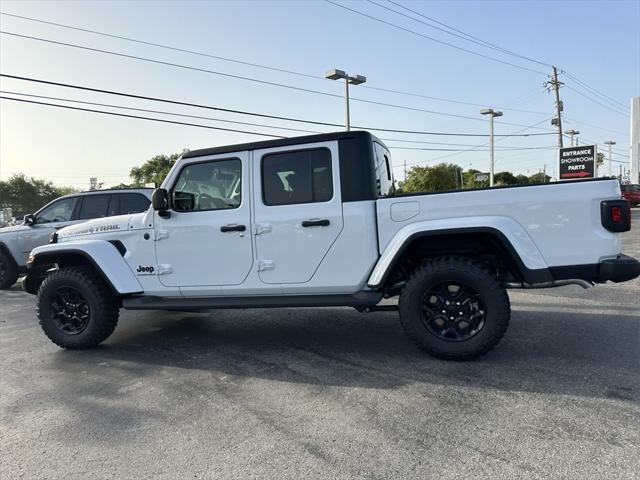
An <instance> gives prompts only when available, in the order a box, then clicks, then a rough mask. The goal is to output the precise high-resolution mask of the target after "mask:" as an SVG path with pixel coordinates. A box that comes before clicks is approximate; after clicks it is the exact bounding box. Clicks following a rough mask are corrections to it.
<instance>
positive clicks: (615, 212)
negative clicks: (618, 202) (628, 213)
mask: <svg viewBox="0 0 640 480" xmlns="http://www.w3.org/2000/svg"><path fill="white" fill-rule="evenodd" d="M610 215H611V221H612V222H614V223H620V221H621V220H622V209H621V208H620V207H611V213H610Z"/></svg>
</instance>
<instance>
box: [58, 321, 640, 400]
mask: <svg viewBox="0 0 640 480" xmlns="http://www.w3.org/2000/svg"><path fill="white" fill-rule="evenodd" d="M639 348H640V323H639V322H638V321H637V319H635V318H633V317H627V316H602V315H589V314H585V313H566V312H557V313H555V312H524V311H521V312H514V314H513V316H512V322H511V326H510V328H509V331H508V332H507V335H506V336H505V338H504V339H503V340H502V343H501V344H500V345H499V346H498V347H497V348H496V349H495V350H493V351H492V352H490V353H489V354H488V355H487V356H485V357H482V358H479V359H476V360H474V361H470V362H445V361H440V360H437V359H434V358H431V357H429V356H427V355H425V354H422V353H421V352H420V351H418V350H417V348H415V347H414V346H413V344H411V343H410V342H409V340H408V339H407V338H406V337H405V335H404V333H403V332H402V330H401V327H400V325H399V322H398V320H397V315H395V314H389V313H376V314H370V315H364V314H359V313H356V312H353V311H350V310H348V309H325V310H322V309H319V310H313V309H309V310H304V311H303V310H301V309H297V310H294V309H285V310H283V309H279V310H261V311H253V312H252V313H249V312H243V311H219V312H213V313H211V314H185V313H176V312H174V313H167V312H145V313H144V314H135V315H132V314H130V313H128V314H125V318H122V319H121V322H120V326H119V327H118V330H116V333H114V335H113V336H112V337H111V338H110V339H109V340H108V341H107V342H106V343H105V344H104V345H103V346H101V347H100V348H98V349H95V350H90V351H76V352H72V351H60V352H57V353H56V354H55V360H54V363H53V365H51V368H54V369H68V370H70V371H71V372H73V371H74V370H75V371H79V370H81V369H86V368H87V365H90V366H91V365H96V364H99V363H100V362H107V363H108V364H109V365H110V368H108V369H103V370H101V372H102V374H103V375H107V376H108V375H110V371H111V369H125V370H126V371H127V372H128V373H129V374H133V375H136V376H138V375H139V376H144V375H148V374H150V373H152V372H151V371H152V370H154V369H161V368H165V367H173V368H179V369H184V370H185V371H209V372H215V373H216V374H217V375H218V376H234V377H235V378H238V379H267V380H274V381H279V382H294V383H304V384H309V385H323V386H344V387H361V388H374V389H394V388H399V387H402V386H404V385H409V384H416V383H421V384H433V385H454V386H463V387H470V388H477V389H497V390H501V391H512V392H545V393H554V394H563V395H578V396H589V397H603V398H616V399H620V400H626V401H632V402H637V401H639V400H640V385H639V382H640V380H639V379H640V355H639V353H638V352H639ZM112 373H113V372H112ZM185 373H186V372H185ZM104 381H108V379H104ZM201 388H202V390H203V391H205V392H206V390H207V389H213V388H216V387H215V385H202V386H201Z"/></svg>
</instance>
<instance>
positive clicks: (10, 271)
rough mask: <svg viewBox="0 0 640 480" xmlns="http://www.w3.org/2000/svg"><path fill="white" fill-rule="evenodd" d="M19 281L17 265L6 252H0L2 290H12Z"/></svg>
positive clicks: (0, 286) (0, 284) (0, 282)
mask: <svg viewBox="0 0 640 480" xmlns="http://www.w3.org/2000/svg"><path fill="white" fill-rule="evenodd" d="M16 280H18V269H17V268H16V264H15V263H14V262H13V261H12V259H11V258H9V255H7V254H6V253H5V252H3V251H2V250H0V289H3V290H4V289H7V288H11V286H12V285H13V284H14V283H16Z"/></svg>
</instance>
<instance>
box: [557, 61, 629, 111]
mask: <svg viewBox="0 0 640 480" xmlns="http://www.w3.org/2000/svg"><path fill="white" fill-rule="evenodd" d="M562 73H564V74H565V75H566V76H567V77H569V78H571V79H572V80H573V81H574V82H576V83H577V84H579V85H581V86H582V88H584V89H585V90H588V91H591V93H593V94H595V95H597V96H599V97H600V98H601V99H603V100H605V101H608V102H610V103H612V104H614V105H616V106H619V107H621V108H622V109H624V110H629V106H628V105H624V104H623V103H622V102H619V101H617V100H616V99H614V98H611V97H609V96H608V95H605V94H604V93H602V92H600V91H598V90H596V89H595V88H593V87H590V86H589V85H587V84H586V83H584V82H583V81H582V80H580V79H579V78H577V77H576V76H575V75H572V74H571V73H569V72H567V71H566V70H563V71H562Z"/></svg>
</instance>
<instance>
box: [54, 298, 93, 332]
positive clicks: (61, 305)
mask: <svg viewBox="0 0 640 480" xmlns="http://www.w3.org/2000/svg"><path fill="white" fill-rule="evenodd" d="M50 315H51V319H52V320H53V322H54V324H55V325H56V326H57V327H58V328H59V329H60V330H61V331H62V332H64V333H66V334H67V335H77V334H79V333H81V332H83V331H84V329H85V328H87V325H88V324H89V319H90V318H91V311H90V309H89V304H88V303H87V300H86V299H85V298H84V297H83V296H82V294H81V293H80V292H79V291H78V290H76V289H75V288H73V287H70V286H63V287H59V288H57V289H56V290H55V292H54V294H53V296H52V299H51V313H50Z"/></svg>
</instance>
